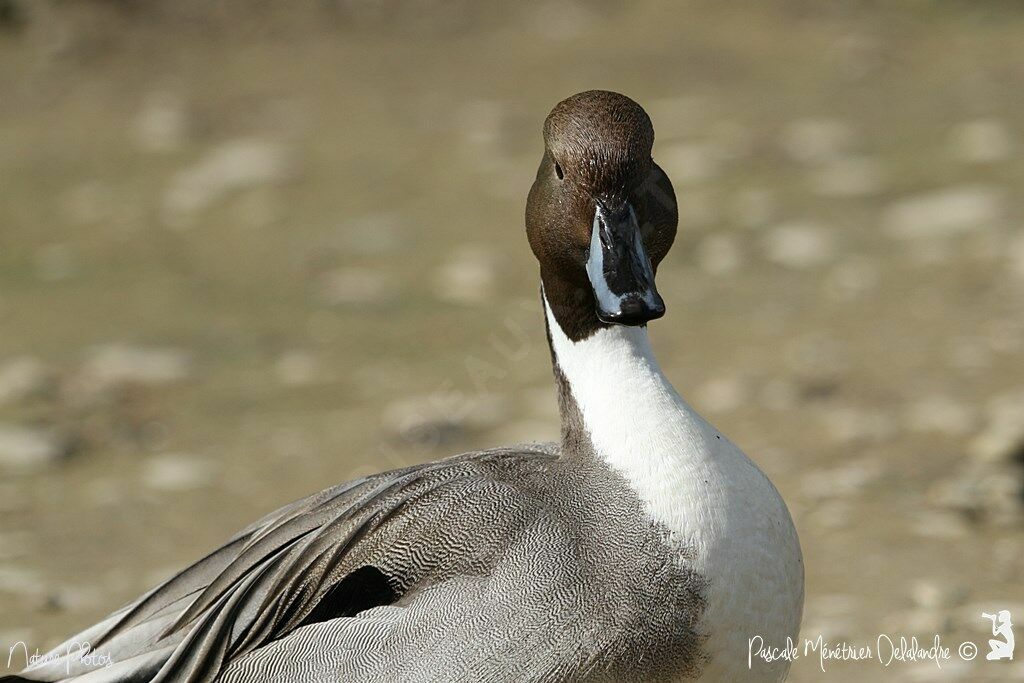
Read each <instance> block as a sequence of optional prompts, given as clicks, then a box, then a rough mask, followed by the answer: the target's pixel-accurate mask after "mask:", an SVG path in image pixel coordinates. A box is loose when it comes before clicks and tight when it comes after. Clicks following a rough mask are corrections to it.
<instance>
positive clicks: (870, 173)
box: [811, 157, 883, 197]
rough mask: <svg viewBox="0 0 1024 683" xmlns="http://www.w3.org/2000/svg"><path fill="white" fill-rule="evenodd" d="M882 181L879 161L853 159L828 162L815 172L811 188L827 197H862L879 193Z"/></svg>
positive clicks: (812, 176)
mask: <svg viewBox="0 0 1024 683" xmlns="http://www.w3.org/2000/svg"><path fill="white" fill-rule="evenodd" d="M882 179H883V172H882V166H881V164H879V163H878V162H877V161H874V160H873V159H864V158H856V157H851V158H844V159H834V160H831V161H828V162H826V163H825V164H824V165H822V166H821V167H820V168H818V169H816V170H814V171H813V173H812V175H811V187H812V189H813V190H814V191H815V192H816V193H818V194H820V195H823V196H826V197H862V196H865V195H871V194H875V193H877V192H879V191H880V190H881V189H882Z"/></svg>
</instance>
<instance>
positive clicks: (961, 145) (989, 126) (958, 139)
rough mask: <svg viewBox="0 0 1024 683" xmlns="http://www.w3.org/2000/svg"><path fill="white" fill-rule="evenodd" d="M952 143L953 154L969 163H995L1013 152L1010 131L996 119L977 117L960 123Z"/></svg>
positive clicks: (951, 140) (955, 129) (953, 132)
mask: <svg viewBox="0 0 1024 683" xmlns="http://www.w3.org/2000/svg"><path fill="white" fill-rule="evenodd" d="M950 144H951V147H952V149H953V154H954V155H956V156H957V157H958V158H960V159H961V160H963V161H966V162H968V163H975V164H987V163H993V162H997V161H1003V160H1005V159H1008V158H1009V157H1010V156H1011V155H1012V154H1013V139H1012V138H1011V136H1010V132H1009V131H1008V130H1007V129H1006V126H1004V125H1003V123H1002V122H1001V121H998V120H996V119H976V120H974V121H968V122H966V123H962V124H960V125H959V126H957V127H956V128H954V129H953V131H952V134H951V135H950Z"/></svg>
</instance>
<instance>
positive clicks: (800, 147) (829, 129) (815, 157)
mask: <svg viewBox="0 0 1024 683" xmlns="http://www.w3.org/2000/svg"><path fill="white" fill-rule="evenodd" d="M780 142H781V144H782V149H783V151H785V152H786V154H788V155H789V156H790V158H792V159H794V160H795V161H799V162H800V163H804V164H820V163H823V162H826V161H831V160H834V159H837V158H840V157H842V156H843V155H844V154H845V153H846V151H847V150H848V149H849V148H850V146H851V145H852V143H853V131H852V130H851V129H850V127H849V126H848V125H847V124H845V123H844V122H842V121H838V120H835V119H800V120H797V121H794V122H792V123H790V124H789V125H788V126H786V128H785V129H784V130H783V132H782V138H781V141H780Z"/></svg>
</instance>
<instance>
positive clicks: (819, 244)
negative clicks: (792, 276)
mask: <svg viewBox="0 0 1024 683" xmlns="http://www.w3.org/2000/svg"><path fill="white" fill-rule="evenodd" d="M763 244H764V249H765V252H766V255H767V257H768V259H769V260H771V261H773V262H774V263H777V264H779V265H781V266H785V267H786V268H792V269H794V270H805V269H810V268H815V267H817V266H821V265H824V264H826V263H828V262H829V261H831V260H832V256H833V251H834V247H833V243H832V236H831V234H830V233H829V231H827V230H826V229H825V228H822V227H821V226H819V225H815V224H812V223H785V224H783V225H779V226H777V227H775V228H772V229H771V231H770V232H769V233H768V234H767V235H766V236H765V238H764V242H763Z"/></svg>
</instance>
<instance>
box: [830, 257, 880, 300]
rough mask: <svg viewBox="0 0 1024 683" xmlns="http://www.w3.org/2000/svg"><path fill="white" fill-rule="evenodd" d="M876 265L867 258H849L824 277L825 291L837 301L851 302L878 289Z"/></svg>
mask: <svg viewBox="0 0 1024 683" xmlns="http://www.w3.org/2000/svg"><path fill="white" fill-rule="evenodd" d="M880 278H881V276H880V273H879V268H878V264H877V263H876V262H875V261H874V260H872V259H870V258H868V257H867V256H851V257H849V258H847V259H846V260H844V261H843V262H842V263H839V264H836V265H835V266H834V267H832V268H831V269H830V270H829V272H828V275H827V276H826V277H825V290H826V291H827V292H828V293H829V294H830V295H831V296H832V298H834V299H837V300H839V301H852V300H853V299H856V298H857V297H859V296H861V295H863V294H865V293H867V292H870V291H873V290H874V289H876V288H877V287H878V282H879V280H880Z"/></svg>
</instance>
